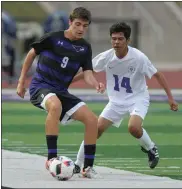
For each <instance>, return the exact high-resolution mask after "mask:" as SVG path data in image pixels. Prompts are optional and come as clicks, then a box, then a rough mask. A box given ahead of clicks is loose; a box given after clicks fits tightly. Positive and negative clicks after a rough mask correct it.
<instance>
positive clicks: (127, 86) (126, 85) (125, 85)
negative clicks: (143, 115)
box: [113, 75, 133, 93]
mask: <svg viewBox="0 0 182 189" xmlns="http://www.w3.org/2000/svg"><path fill="white" fill-rule="evenodd" d="M113 77H114V81H115V86H114V90H115V91H120V90H119V88H120V86H119V77H118V75H113ZM121 87H123V88H125V89H126V92H127V93H132V92H133V91H132V89H131V86H130V78H128V77H123V79H122V81H121Z"/></svg>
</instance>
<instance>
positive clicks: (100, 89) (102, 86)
mask: <svg viewBox="0 0 182 189" xmlns="http://www.w3.org/2000/svg"><path fill="white" fill-rule="evenodd" d="M96 90H97V92H98V93H104V92H105V85H104V84H103V83H99V84H98V86H97V87H96Z"/></svg>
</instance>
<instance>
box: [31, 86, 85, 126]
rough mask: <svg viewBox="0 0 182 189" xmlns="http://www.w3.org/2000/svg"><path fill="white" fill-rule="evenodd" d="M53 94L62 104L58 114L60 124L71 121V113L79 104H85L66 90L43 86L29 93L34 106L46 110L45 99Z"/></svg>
mask: <svg viewBox="0 0 182 189" xmlns="http://www.w3.org/2000/svg"><path fill="white" fill-rule="evenodd" d="M54 95H56V96H57V97H58V98H59V100H60V101H61V104H62V113H61V116H60V121H61V123H62V124H66V123H68V122H70V121H73V119H71V115H72V114H73V113H74V112H76V111H77V110H78V109H79V108H80V107H81V106H83V105H85V103H84V102H83V101H82V100H81V99H79V98H78V97H76V96H74V95H72V94H70V93H69V92H67V91H63V92H56V91H53V90H51V89H43V88H41V89H38V90H36V92H34V93H33V95H30V101H31V103H32V104H33V105H34V106H36V107H38V108H41V109H44V110H46V107H45V102H46V100H47V99H48V98H49V97H51V96H54Z"/></svg>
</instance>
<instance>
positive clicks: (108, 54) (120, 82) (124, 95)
mask: <svg viewBox="0 0 182 189" xmlns="http://www.w3.org/2000/svg"><path fill="white" fill-rule="evenodd" d="M92 62H93V69H94V71H95V72H100V71H105V72H106V82H107V94H108V97H109V101H110V102H113V103H114V104H132V103H134V102H135V100H136V97H140V96H141V97H142V96H143V95H146V96H149V93H148V90H147V88H148V87H147V85H146V79H145V76H147V77H148V78H151V77H152V76H153V74H155V73H156V72H157V69H156V68H155V67H154V66H153V65H152V63H151V62H150V60H149V59H148V57H147V56H146V55H145V54H144V53H142V52H141V51H139V50H138V49H136V48H132V47H128V53H127V55H126V56H125V57H123V58H122V59H119V58H118V57H117V56H116V55H115V51H114V49H110V50H107V51H105V52H103V53H100V54H98V55H97V56H96V57H95V58H94V59H93V60H92Z"/></svg>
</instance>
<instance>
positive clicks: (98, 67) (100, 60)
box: [72, 53, 106, 82]
mask: <svg viewBox="0 0 182 189" xmlns="http://www.w3.org/2000/svg"><path fill="white" fill-rule="evenodd" d="M105 66H106V64H105V56H103V53H100V54H98V55H97V56H96V57H94V58H93V59H92V67H93V74H94V75H95V74H96V73H98V72H101V71H103V70H105ZM81 79H84V73H83V71H82V70H80V71H79V72H78V73H77V75H76V76H75V77H74V78H73V80H72V82H75V81H79V80H81Z"/></svg>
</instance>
